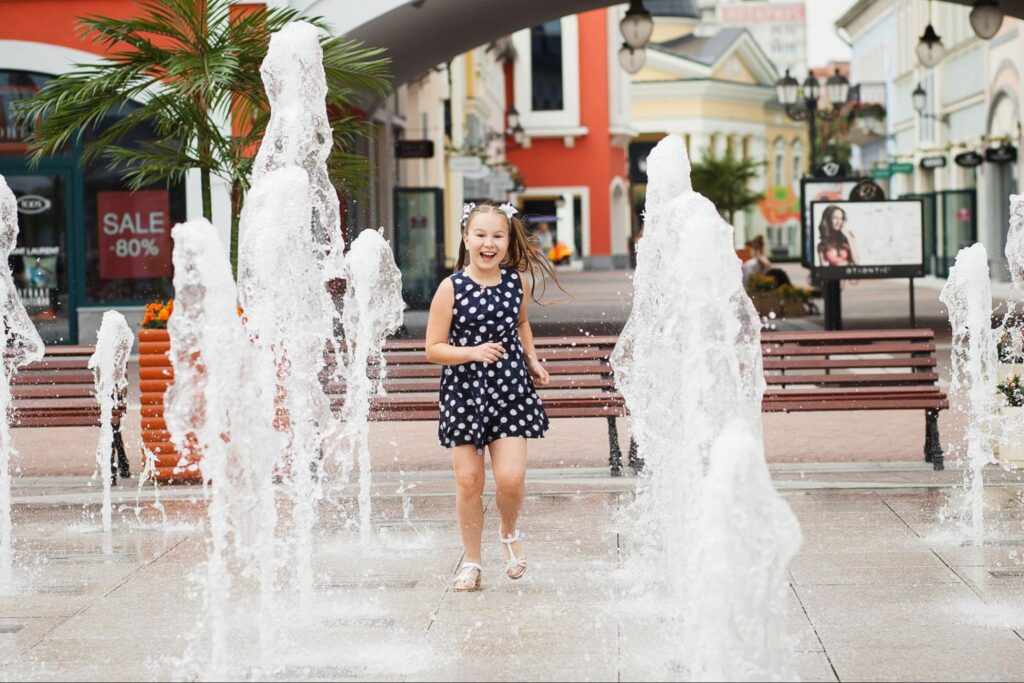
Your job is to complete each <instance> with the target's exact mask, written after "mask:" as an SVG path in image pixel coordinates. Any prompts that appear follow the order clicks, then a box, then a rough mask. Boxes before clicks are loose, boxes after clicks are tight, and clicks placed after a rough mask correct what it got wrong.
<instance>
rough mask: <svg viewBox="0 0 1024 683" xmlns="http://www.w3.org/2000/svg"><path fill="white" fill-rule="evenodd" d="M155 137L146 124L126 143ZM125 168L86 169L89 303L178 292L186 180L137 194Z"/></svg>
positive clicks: (139, 299)
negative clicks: (177, 250) (176, 267)
mask: <svg viewBox="0 0 1024 683" xmlns="http://www.w3.org/2000/svg"><path fill="white" fill-rule="evenodd" d="M135 106H136V105H133V104H126V105H125V106H123V107H121V108H119V109H118V110H116V111H115V112H112V113H111V114H109V115H108V116H107V118H106V119H105V120H104V122H103V123H101V124H100V128H99V130H103V129H104V128H106V127H107V126H109V125H112V124H113V123H114V121H115V120H116V119H117V118H120V117H121V116H125V115H127V114H128V113H129V112H130V111H131V110H132V109H134V108H135ZM88 137H89V136H87V139H88ZM152 138H153V132H152V130H151V129H150V128H149V127H148V126H146V125H145V124H143V125H140V126H138V127H137V128H136V129H135V130H134V131H133V132H132V133H131V134H130V135H129V136H128V137H126V138H122V141H121V144H122V145H124V146H127V147H135V146H138V145H142V144H145V143H146V142H147V141H149V140H151V139H152ZM124 171H125V169H124V168H117V169H110V168H108V164H107V163H106V162H105V161H104V160H103V159H99V160H97V161H96V162H93V163H89V164H83V167H82V185H83V188H82V189H83V192H82V196H83V200H84V203H83V206H82V223H83V225H82V228H83V233H84V235H85V299H86V303H87V304H113V303H133V302H143V301H150V300H152V299H162V298H170V297H172V296H173V291H174V290H173V288H172V286H171V277H172V275H173V271H172V267H171V247H172V244H171V228H172V227H173V226H174V225H175V223H179V222H181V221H183V220H184V219H185V188H184V184H183V183H174V184H171V185H166V184H163V183H161V184H154V185H150V186H147V187H145V188H141V189H140V190H138V191H134V192H133V191H132V190H130V189H129V187H128V184H127V183H126V182H125V181H124V180H123V179H122V178H123V176H124Z"/></svg>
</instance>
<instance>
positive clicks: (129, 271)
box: [96, 190, 173, 280]
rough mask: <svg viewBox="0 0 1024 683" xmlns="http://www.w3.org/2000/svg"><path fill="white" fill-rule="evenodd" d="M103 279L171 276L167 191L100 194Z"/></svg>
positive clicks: (99, 220) (97, 197)
mask: <svg viewBox="0 0 1024 683" xmlns="http://www.w3.org/2000/svg"><path fill="white" fill-rule="evenodd" d="M96 207H97V209H96V210H97V221H96V224H97V226H98V238H99V239H98V240H97V243H98V246H99V250H100V254H99V256H100V259H99V260H100V278H101V279H103V280H120V279H132V278H157V277H171V275H172V273H173V268H172V265H171V217H170V196H169V193H168V192H167V190H140V191H138V192H97V193H96Z"/></svg>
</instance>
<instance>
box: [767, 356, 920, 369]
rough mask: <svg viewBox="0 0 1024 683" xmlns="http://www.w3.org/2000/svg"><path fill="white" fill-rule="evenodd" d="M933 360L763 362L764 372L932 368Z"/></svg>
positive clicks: (801, 359)
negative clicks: (818, 369) (819, 369)
mask: <svg viewBox="0 0 1024 683" xmlns="http://www.w3.org/2000/svg"><path fill="white" fill-rule="evenodd" d="M932 367H935V358H835V359H824V358H818V359H810V358H792V359H789V358H787V359H784V360H779V359H772V360H766V361H764V369H765V370H811V369H817V368H821V369H825V368H835V369H839V370H841V369H846V368H851V369H852V368H932Z"/></svg>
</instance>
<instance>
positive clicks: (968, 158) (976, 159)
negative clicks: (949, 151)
mask: <svg viewBox="0 0 1024 683" xmlns="http://www.w3.org/2000/svg"><path fill="white" fill-rule="evenodd" d="M983 161H984V159H983V158H982V156H981V155H980V154H978V153H977V152H974V151H971V152H962V153H960V154H957V155H956V156H955V157H953V162H954V163H956V165H957V166H963V167H964V168H974V167H975V166H981V163H982V162H983Z"/></svg>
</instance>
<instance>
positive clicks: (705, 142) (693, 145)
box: [690, 133, 711, 163]
mask: <svg viewBox="0 0 1024 683" xmlns="http://www.w3.org/2000/svg"><path fill="white" fill-rule="evenodd" d="M710 148H711V138H710V136H708V134H707V133H690V162H691V163H698V162H700V161H702V160H703V159H704V157H705V156H707V154H708V153H709V152H710V151H711V149H710Z"/></svg>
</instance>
